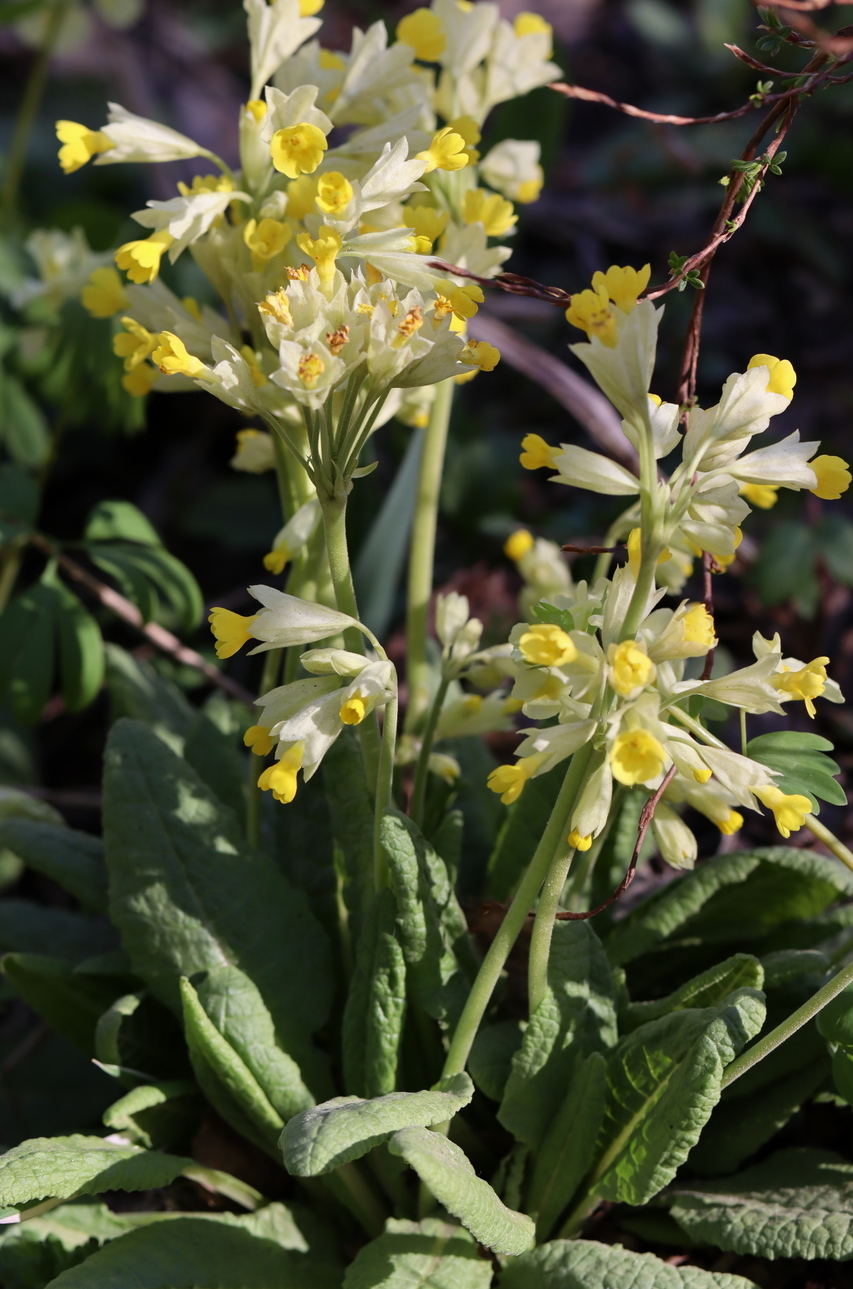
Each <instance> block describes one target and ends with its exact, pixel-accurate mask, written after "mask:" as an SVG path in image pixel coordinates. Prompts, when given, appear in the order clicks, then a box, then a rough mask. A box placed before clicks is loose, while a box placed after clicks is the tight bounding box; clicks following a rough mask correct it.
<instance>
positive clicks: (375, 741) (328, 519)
mask: <svg viewBox="0 0 853 1289" xmlns="http://www.w3.org/2000/svg"><path fill="white" fill-rule="evenodd" d="M320 505H321V506H322V509H323V527H324V529H325V533H326V552H327V554H328V556H329V569H330V571H331V574H332V585H333V586H334V588H335V599H336V601H337V606H338V608H339V609H340V611H341V613H348V614H349V616H350V617H351V618H358V604H357V602H356V598H355V587H354V586H353V583H352V569H351V567H350V562H349V549H348V547H347V527H346V522H347V500H346V497H329V496H326V497H323V496H322V495H321V497H320ZM344 641H345V643H346V647H347V649H349V650H350V651H351V652H352V653H360V654H363V653H364V652H365V649H364V637H363V636H362V634H361V632H360V631H359V630H357V628H355V627H348V628H347V630H346V631H345V632H344ZM358 733H359V739H360V741H361V752H362V756H363V757H364V772H365V775H366V777H367V787H368V791H369V792H371V793H374V792H375V791H376V783H377V776H378V773H379V726H378V724H377V721H376V716H375V714H373V715H371V716H369V717H368V718H367V720H364V721H362V722H361V724H360V725H359V727H358Z"/></svg>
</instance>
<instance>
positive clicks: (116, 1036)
mask: <svg viewBox="0 0 853 1289" xmlns="http://www.w3.org/2000/svg"><path fill="white" fill-rule="evenodd" d="M95 1054H96V1056H97V1058H98V1060H99V1061H100V1062H101V1064H102V1065H108V1066H117V1067H119V1068H121V1069H125V1070H129V1071H134V1072H135V1073H134V1074H132V1075H128V1076H127V1077H126V1078H123V1080H122V1081H123V1082H130V1083H132V1084H134V1085H135V1084H137V1083H138V1082H139V1081H140V1077H141V1079H142V1081H143V1082H150V1081H152V1080H156V1079H158V1078H165V1079H171V1078H182V1077H185V1076H186V1075H188V1074H189V1072H190V1064H189V1058H188V1056H187V1052H186V1047H185V1044H184V1041H183V1032H182V1030H181V1028H180V1026H179V1025H178V1022H177V1021H176V1020H175V1018H174V1016H173V1015H172V1013H171V1012H169V1011H167V1010H166V1008H165V1007H164V1006H163V1005H162V1003H159V1002H158V1001H157V1000H156V998H152V997H151V996H150V995H149V994H146V993H144V992H141V991H140V992H138V993H132V994H123V995H122V996H121V997H120V998H116V999H115V1001H114V1002H113V1003H112V1004H111V1006H110V1007H108V1008H107V1010H106V1011H105V1012H104V1013H103V1015H102V1016H101V1017H100V1018H99V1020H98V1024H97V1028H96V1030H95Z"/></svg>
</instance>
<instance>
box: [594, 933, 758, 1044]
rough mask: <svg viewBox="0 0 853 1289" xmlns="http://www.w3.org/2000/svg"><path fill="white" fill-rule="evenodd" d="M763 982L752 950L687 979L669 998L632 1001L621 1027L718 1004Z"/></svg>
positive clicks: (633, 1026)
mask: <svg viewBox="0 0 853 1289" xmlns="http://www.w3.org/2000/svg"><path fill="white" fill-rule="evenodd" d="M763 984H764V968H763V967H762V965H761V963H760V962H759V961H758V959H757V958H753V957H752V955H751V954H749V953H736V954H733V956H732V957H731V958H726V959H725V961H723V962H718V963H717V965H716V966H714V967H709V968H708V970H707V971H703V972H702V973H701V975H698V976H694V977H693V979H692V980H688V981H686V983H685V984H683V985H680V986H679V988H678V989H676V990H674V991H673V993H671V994H667V996H666V998H656V999H655V1000H654V1002H647V1003H629V1005H628V1010H627V1014H626V1015H625V1017H624V1018H622V1023H621V1025H620V1029H622V1030H624V1031H625V1032H630V1031H631V1030H633V1029H636V1028H637V1026H638V1025H645V1024H646V1022H647V1021H650V1020H657V1019H658V1018H659V1017H661V1016H668V1015H669V1014H670V1013H671V1012H679V1011H685V1010H686V1009H687V1008H688V1007H716V1005H717V1004H718V1003H721V1002H722V1001H723V999H724V998H726V997H727V996H728V995H729V994H730V993H733V991H734V990H735V989H761V987H762V986H763Z"/></svg>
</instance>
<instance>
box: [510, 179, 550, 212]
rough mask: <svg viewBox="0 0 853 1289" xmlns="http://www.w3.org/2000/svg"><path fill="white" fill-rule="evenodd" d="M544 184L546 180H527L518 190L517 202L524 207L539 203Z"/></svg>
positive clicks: (516, 194)
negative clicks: (535, 202)
mask: <svg viewBox="0 0 853 1289" xmlns="http://www.w3.org/2000/svg"><path fill="white" fill-rule="evenodd" d="M544 182H545V181H544V179H525V180H524V182H523V183H520V184H519V185H518V188H517V189H516V193H515V200H516V201H519V202H521V204H522V206H529V205H530V203H531V202H534V201H538V200H539V194H540V193H541V191H542V185H543V183H544Z"/></svg>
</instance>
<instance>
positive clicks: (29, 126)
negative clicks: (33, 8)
mask: <svg viewBox="0 0 853 1289" xmlns="http://www.w3.org/2000/svg"><path fill="white" fill-rule="evenodd" d="M67 11H68V3H67V0H56V3H55V4H54V5H53V6H52V8H51V10H50V13H49V14H48V17H47V23H46V26H45V32H44V39H43V41H42V45H41V48H40V49H39V51H38V53H37V54H36V57H35V61H34V63H33V65H32V68H31V70H30V75H29V79H28V80H27V84H26V87H25V89H24V95H23V98H22V99H21V106H20V107H19V109H18V115H17V118H16V120H15V128H14V130H13V131H12V140H11V142H10V144H9V152H8V156H7V160H6V177H5V180H4V182H3V193H2V198H0V205H2V210H3V214H4V215H5V216H7V217H11V216H12V215H14V213H15V209H16V207H17V205H18V193H19V191H20V187H21V178H22V176H23V173H24V164H25V162H26V159H27V152H28V151H29V146H30V136H31V134H32V132H33V126H34V125H35V121H36V116H37V115H38V110H39V105H40V103H41V100H42V95H43V94H44V87H45V82H46V81H47V73H48V70H49V68H50V60H51V57H52V55H53V51H54V49H55V47H56V42H57V40H58V39H59V34H60V32H61V30H62V24H63V22H64V20H65V15H66V13H67Z"/></svg>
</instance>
